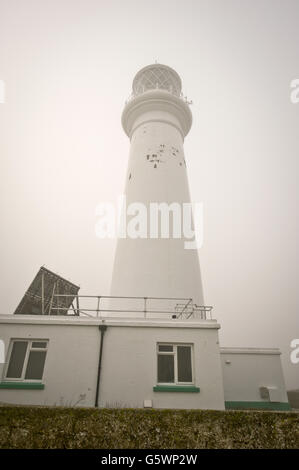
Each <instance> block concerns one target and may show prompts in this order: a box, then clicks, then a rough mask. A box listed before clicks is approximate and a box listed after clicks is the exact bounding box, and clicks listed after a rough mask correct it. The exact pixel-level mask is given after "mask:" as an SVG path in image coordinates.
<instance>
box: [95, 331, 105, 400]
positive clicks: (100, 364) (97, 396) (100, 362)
mask: <svg viewBox="0 0 299 470" xmlns="http://www.w3.org/2000/svg"><path fill="white" fill-rule="evenodd" d="M99 330H100V332H101V345H100V356H99V365H98V375H97V390H96V399H95V404H94V406H95V407H96V408H98V406H99V389H100V378H101V368H102V355H103V342H104V334H105V331H106V330H107V326H106V325H99Z"/></svg>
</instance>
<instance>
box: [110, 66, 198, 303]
mask: <svg viewBox="0 0 299 470" xmlns="http://www.w3.org/2000/svg"><path fill="white" fill-rule="evenodd" d="M181 88H182V85H181V79H180V77H179V75H178V74H177V73H176V72H175V70H173V69H172V68H170V67H168V66H166V65H161V64H153V65H149V66H147V67H144V68H143V69H141V70H140V71H139V72H138V73H137V75H136V76H135V78H134V81H133V92H132V96H131V97H130V99H129V101H128V102H127V103H126V106H125V108H124V111H123V114H122V125H123V128H124V131H125V132H126V134H127V135H128V137H129V139H130V142H131V147H130V156H129V164H128V171H127V176H126V187H125V195H126V204H127V207H128V206H129V205H130V204H134V203H143V204H144V205H145V207H147V209H148V214H150V204H151V203H158V204H162V205H164V207H165V204H167V205H168V207H169V208H171V207H173V206H171V205H172V204H176V205H177V204H179V205H180V207H181V208H183V204H186V203H189V204H190V194H189V186H188V178H187V169H186V161H185V155H184V147H183V144H184V138H185V136H186V135H187V134H188V132H189V130H190V128H191V124H192V115H191V111H190V109H189V105H188V103H187V101H186V100H185V99H184V98H183V97H182V92H181ZM170 214H172V212H171V210H170ZM182 220H183V217H182ZM170 221H171V217H170ZM149 224H150V220H148V225H149ZM182 227H183V223H182ZM171 228H172V224H171V223H170V229H171ZM160 229H161V226H159V233H158V236H156V237H154V238H153V237H150V227H149V226H148V227H147V237H140V238H134V239H132V238H130V237H126V238H119V240H118V242H117V248H116V254H115V261H114V269H113V276H112V286H111V295H112V296H147V297H176V298H177V297H180V298H192V299H193V301H194V302H195V303H196V304H198V305H204V301H203V291H202V283H201V276H200V268H199V260H198V253H197V250H196V249H186V246H185V242H186V241H187V239H186V238H185V236H184V234H183V233H182V234H181V236H180V237H179V238H176V237H175V236H173V235H174V234H173V233H171V230H170V233H169V237H167V238H165V237H164V236H163V235H162V233H161V230H160ZM182 232H183V230H182ZM176 236H177V235H176Z"/></svg>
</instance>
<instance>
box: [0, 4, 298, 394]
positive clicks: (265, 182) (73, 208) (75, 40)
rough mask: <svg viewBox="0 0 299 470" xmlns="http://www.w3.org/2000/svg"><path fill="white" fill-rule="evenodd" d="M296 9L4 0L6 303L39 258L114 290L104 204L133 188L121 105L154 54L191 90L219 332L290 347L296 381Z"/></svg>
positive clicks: (85, 288)
mask: <svg viewBox="0 0 299 470" xmlns="http://www.w3.org/2000/svg"><path fill="white" fill-rule="evenodd" d="M298 24H299V1H298V0H293V1H291V0H287V1H281V0H254V1H253V0H239V1H237V0H192V1H191V0H185V1H184V2H178V1H177V2H174V1H173V0H171V1H170V0H169V1H161V0H160V1H156V0H152V1H151V2H146V1H144V0H139V1H137V0H136V1H128V0H126V1H101V0H84V1H83V0H51V1H48V0H43V1H40V0H26V1H20V0H19V1H16V0H6V1H5V0H0V79H2V80H4V81H5V84H6V103H5V104H0V137H1V139H0V155H1V161H0V171H1V175H0V177H1V183H0V184H1V186H0V188H1V239H2V240H1V265H0V270H1V271H0V277H1V284H0V286H1V313H4V314H5V313H11V312H13V310H14V308H15V307H16V305H17V304H18V302H19V300H20V298H21V297H22V295H23V293H24V291H25V289H26V288H27V287H28V285H29V283H30V281H31V280H32V278H33V276H34V275H35V273H36V271H37V269H38V268H39V266H40V265H43V264H45V265H46V266H47V267H48V268H49V269H51V270H53V271H56V272H58V273H59V274H61V275H63V276H65V277H67V278H69V279H71V280H72V281H74V282H75V283H79V284H80V285H81V293H89V294H97V293H99V294H108V293H109V287H110V279H111V273H112V264H113V255H114V248H115V242H114V241H111V240H99V239H97V238H96V237H95V233H94V226H95V222H96V218H95V215H94V211H95V207H96V205H97V203H98V202H102V201H110V200H114V199H116V198H117V197H118V195H119V194H120V193H121V192H122V191H123V188H124V179H125V172H126V166H127V159H128V151H129V141H128V138H127V137H126V135H125V134H124V132H123V130H122V129H121V125H120V116H121V112H122V109H123V105H124V101H125V100H126V98H127V97H128V96H129V94H130V92H131V84H132V80H133V77H134V75H135V73H136V72H137V71H138V70H139V69H140V68H141V67H143V66H145V65H147V64H150V63H152V62H154V61H155V60H158V61H159V62H161V63H165V64H167V65H170V66H171V67H173V68H174V69H175V70H176V71H177V72H178V73H179V75H180V76H181V78H182V82H183V90H184V93H185V94H186V95H187V96H188V98H189V99H192V100H193V102H194V104H193V105H192V112H193V118H194V122H193V126H192V129H191V132H190V134H189V135H188V136H187V138H186V141H185V152H186V159H187V168H188V172H189V182H190V187H191V196H192V200H193V201H198V202H200V201H202V202H203V204H204V224H205V225H204V244H203V247H202V248H201V250H200V253H199V254H200V262H201V270H202V277H203V285H204V293H205V299H206V303H207V304H211V305H214V306H215V310H214V312H215V316H216V318H217V319H218V320H219V321H220V323H221V325H222V329H221V333H220V338H221V343H222V345H223V346H262V347H272V346H278V347H280V348H282V350H283V354H284V355H283V364H284V369H285V375H286V380H287V386H288V388H295V387H297V388H298V387H299V365H291V363H290V360H289V353H290V341H291V340H292V339H293V338H298V337H299V316H298V307H299V294H298V278H299V268H298V266H299V253H298V228H299V227H298V195H299V194H298V183H297V180H298V169H299V168H298V150H299V133H298V129H299V126H298V125H299V104H297V105H295V104H292V103H291V102H290V82H291V80H292V79H294V78H299V61H298V59H299V58H298V44H299V28H298Z"/></svg>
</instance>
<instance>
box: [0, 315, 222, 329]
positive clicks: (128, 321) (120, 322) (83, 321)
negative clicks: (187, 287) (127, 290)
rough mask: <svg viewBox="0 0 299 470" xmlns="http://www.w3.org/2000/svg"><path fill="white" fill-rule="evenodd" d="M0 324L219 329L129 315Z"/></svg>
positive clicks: (9, 319)
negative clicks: (130, 316)
mask: <svg viewBox="0 0 299 470" xmlns="http://www.w3.org/2000/svg"><path fill="white" fill-rule="evenodd" d="M0 324H11V325H14V324H17V325H42V326H45V325H69V326H98V325H107V326H123V327H125V326H127V327H128V326H130V327H133V326H134V327H160V328H206V329H219V328H220V325H219V324H218V323H217V321H216V320H200V319H198V320H195V319H193V320H190V319H189V320H182V319H180V318H179V319H170V318H169V319H163V318H152V319H150V318H136V317H135V318H129V317H123V318H122V317H119V316H118V317H117V318H111V317H102V318H100V317H94V318H91V317H79V316H77V315H74V316H73V315H72V316H70V315H68V316H66V315H64V316H63V315H61V316H58V315H53V316H51V315H1V314H0Z"/></svg>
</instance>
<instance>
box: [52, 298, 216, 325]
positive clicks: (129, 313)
mask: <svg viewBox="0 0 299 470" xmlns="http://www.w3.org/2000/svg"><path fill="white" fill-rule="evenodd" d="M66 297H70V295H68V294H55V295H54V298H55V302H53V305H51V306H50V308H49V309H48V315H70V316H74V315H75V316H87V317H91V318H94V317H96V318H104V317H109V318H124V317H126V318H144V319H154V318H164V319H173V320H175V319H187V320H188V319H200V320H212V308H213V307H211V306H205V305H204V306H203V305H197V304H195V303H194V302H193V299H191V298H175V297H121V296H107V295H76V296H73V295H72V296H71V297H73V302H72V304H71V306H70V307H69V308H66V307H63V306H62V305H59V304H60V302H59V300H60V299H61V298H64V300H65V298H66ZM64 304H65V302H64Z"/></svg>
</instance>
